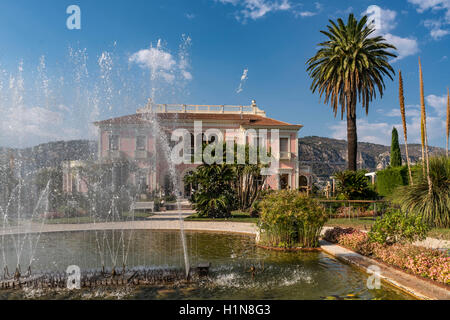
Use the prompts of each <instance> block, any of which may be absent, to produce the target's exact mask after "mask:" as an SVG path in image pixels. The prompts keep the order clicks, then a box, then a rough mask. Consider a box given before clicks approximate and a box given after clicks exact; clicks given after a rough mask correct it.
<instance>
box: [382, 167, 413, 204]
mask: <svg viewBox="0 0 450 320" xmlns="http://www.w3.org/2000/svg"><path fill="white" fill-rule="evenodd" d="M376 185H377V192H378V194H379V195H381V196H383V197H386V196H390V195H392V193H393V192H394V190H395V189H396V188H397V187H399V186H406V185H408V166H403V167H395V168H393V167H389V168H387V169H384V170H381V171H378V172H377V184H376Z"/></svg>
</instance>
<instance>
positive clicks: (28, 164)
mask: <svg viewBox="0 0 450 320" xmlns="http://www.w3.org/2000/svg"><path fill="white" fill-rule="evenodd" d="M298 145H299V159H300V164H303V165H310V166H312V168H313V173H314V175H316V176H317V177H319V178H329V177H330V176H331V175H333V174H334V173H335V172H337V171H342V170H345V169H346V167H347V164H346V158H347V142H346V141H345V140H337V139H332V138H324V137H316V136H312V137H303V138H299V142H298ZM401 149H402V154H403V160H404V161H406V157H405V154H404V151H405V148H404V146H401ZM430 151H431V154H444V153H445V151H444V149H442V148H436V147H430ZM389 153H390V146H383V145H380V144H375V143H368V142H360V143H358V168H362V169H367V170H369V171H374V170H380V169H384V168H385V167H387V166H388V165H389V161H390V159H389ZM409 153H410V158H411V161H412V163H416V162H418V161H420V160H421V156H422V149H421V146H420V145H419V144H410V145H409ZM11 157H13V158H14V159H15V160H20V161H22V163H23V168H24V169H25V170H27V169H28V170H36V169H40V168H47V167H57V166H59V165H61V163H62V162H63V161H67V160H94V159H97V142H96V141H90V140H73V141H57V142H49V143H44V144H40V145H38V146H35V147H31V148H24V149H18V148H3V147H0V164H7V163H9V160H10V159H11Z"/></svg>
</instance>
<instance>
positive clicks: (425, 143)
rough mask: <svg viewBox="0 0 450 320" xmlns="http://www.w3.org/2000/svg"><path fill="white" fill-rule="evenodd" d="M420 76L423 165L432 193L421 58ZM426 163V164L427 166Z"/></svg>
mask: <svg viewBox="0 0 450 320" xmlns="http://www.w3.org/2000/svg"><path fill="white" fill-rule="evenodd" d="M419 76H420V109H421V123H420V128H421V138H422V165H423V172H424V175H425V172H426V176H427V181H428V188H429V191H430V193H431V188H432V185H431V184H432V181H431V178H430V158H429V156H428V136H427V113H426V108H425V90H424V88H423V72H422V62H421V61H420V58H419ZM425 164H426V166H425Z"/></svg>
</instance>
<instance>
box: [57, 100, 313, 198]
mask: <svg viewBox="0 0 450 320" xmlns="http://www.w3.org/2000/svg"><path fill="white" fill-rule="evenodd" d="M150 113H151V114H154V115H155V116H156V117H157V122H158V124H159V128H160V130H159V132H166V134H167V137H168V141H170V137H171V132H172V131H173V130H174V129H180V128H182V129H185V130H188V131H189V133H190V134H191V139H192V141H193V139H194V138H193V136H194V122H198V121H201V123H202V130H203V132H202V134H203V133H204V132H205V131H206V130H208V129H216V130H217V129H218V130H220V132H221V133H222V134H223V136H224V139H225V136H226V130H227V129H234V132H235V133H238V135H243V136H244V139H246V140H247V141H249V140H248V139H251V132H255V131H256V132H258V130H259V129H266V130H267V131H268V132H270V130H271V129H278V130H279V138H280V153H279V157H278V158H279V159H280V160H279V167H278V169H277V174H274V175H272V176H270V177H268V179H267V180H266V182H265V187H266V188H271V189H274V190H279V189H286V188H291V189H298V188H303V189H305V190H310V187H311V185H312V172H311V170H310V168H309V167H304V166H300V165H299V154H298V132H299V130H300V129H301V128H302V127H303V126H302V125H293V124H289V123H286V122H282V121H278V120H275V119H271V118H268V117H267V116H266V113H265V112H264V111H263V110H261V109H260V108H258V106H257V105H256V103H255V101H253V102H252V105H251V106H225V105H220V106H212V105H164V104H163V105H155V104H152V103H151V101H150V102H149V104H148V105H147V106H146V107H145V108H142V109H138V110H137V112H136V114H132V115H127V116H123V117H118V118H113V119H108V120H104V121H99V122H96V123H95V125H96V126H97V127H98V130H99V139H98V157H99V159H98V160H99V161H100V162H101V163H111V162H114V161H120V160H127V161H130V162H133V163H135V164H136V165H137V168H138V170H137V171H135V172H134V173H133V174H131V175H130V176H129V177H127V178H126V183H132V184H135V185H138V184H139V185H141V186H142V185H144V186H146V189H147V191H148V192H158V191H159V190H161V189H162V188H163V185H164V183H166V182H165V181H167V179H168V176H169V171H168V170H169V168H168V166H167V162H166V160H165V157H162V156H161V154H160V153H161V152H162V148H161V146H159V145H158V140H157V139H155V136H154V131H153V126H152V125H151V124H150V123H149V121H148V116H147V115H148V114H150ZM251 129H253V130H251ZM249 130H250V131H249ZM241 141H242V140H241ZM267 144H268V145H267V147H268V148H270V136H269V137H268V139H267ZM191 145H192V146H193V143H192V144H191ZM155 160H156V161H155ZM73 167H74V166H72V168H73ZM196 167H197V165H196V164H180V165H176V166H175V170H176V176H177V180H178V181H177V183H178V185H177V189H178V190H180V194H179V195H178V196H181V197H184V198H187V197H189V196H190V194H191V192H192V189H191V186H185V185H184V182H183V180H184V179H183V178H184V177H185V176H186V175H187V174H189V173H190V172H191V171H193V170H195V168H196ZM70 169H71V168H70V164H68V165H67V164H66V166H65V170H64V171H65V174H64V179H63V180H64V183H63V184H64V190H65V191H66V192H72V191H74V189H73V188H75V190H76V191H81V192H83V190H84V189H85V186H83V184H82V183H80V182H78V183H74V180H77V179H76V170H70ZM74 178H75V179H74Z"/></svg>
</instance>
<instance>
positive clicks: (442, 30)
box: [408, 0, 450, 40]
mask: <svg viewBox="0 0 450 320" xmlns="http://www.w3.org/2000/svg"><path fill="white" fill-rule="evenodd" d="M408 2H410V3H412V4H413V5H415V6H417V9H416V10H417V12H419V13H424V12H425V11H428V10H431V12H433V13H435V14H436V13H439V12H442V11H443V12H444V16H443V17H439V18H437V19H428V20H425V21H424V25H425V27H427V28H428V29H429V30H430V35H431V37H432V38H433V39H434V40H440V39H441V38H443V37H445V36H446V35H449V34H450V0H408Z"/></svg>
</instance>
